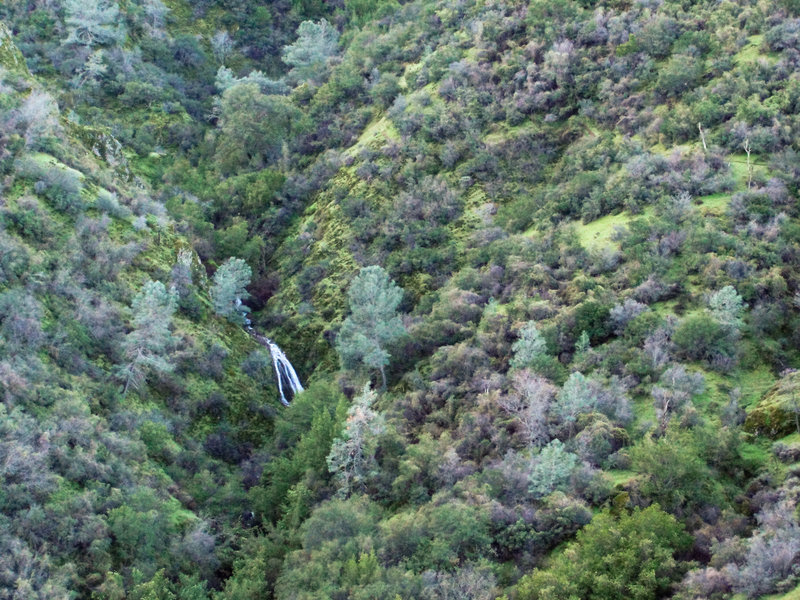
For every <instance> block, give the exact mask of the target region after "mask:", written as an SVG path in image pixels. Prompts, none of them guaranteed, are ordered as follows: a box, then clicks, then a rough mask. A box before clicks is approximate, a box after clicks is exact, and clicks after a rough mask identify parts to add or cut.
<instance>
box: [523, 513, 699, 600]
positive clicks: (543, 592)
mask: <svg viewBox="0 0 800 600" xmlns="http://www.w3.org/2000/svg"><path fill="white" fill-rule="evenodd" d="M690 543H691V537H690V536H688V535H687V534H686V533H685V532H684V531H683V526H682V525H681V524H680V523H679V522H678V521H677V520H676V519H675V518H674V517H673V516H671V515H668V514H667V513H665V512H664V511H662V510H661V509H660V508H659V507H658V505H653V506H650V507H648V508H646V509H644V510H639V509H638V508H637V509H635V510H634V511H633V512H632V513H631V514H623V515H621V516H620V517H619V518H616V517H615V516H613V515H612V514H611V513H610V512H608V511H605V512H602V513H600V514H599V515H597V516H596V517H594V519H592V522H591V523H589V524H588V525H587V526H586V527H584V528H583V529H582V530H581V531H579V532H578V534H577V536H576V540H575V542H573V543H571V544H569V546H568V547H567V549H566V550H565V551H564V552H563V553H562V554H559V555H558V556H557V557H556V558H555V559H554V560H553V561H552V562H551V564H550V566H549V567H547V568H545V569H537V570H535V571H534V572H533V573H531V574H530V575H526V576H525V577H523V578H522V579H521V580H520V583H519V586H518V588H517V592H518V595H517V598H519V600H545V599H547V600H573V599H577V598H581V599H583V600H617V599H619V600H652V599H653V598H659V597H663V596H664V595H665V594H666V593H667V592H668V591H669V588H670V584H671V583H672V582H674V581H675V580H676V579H677V578H678V577H680V575H681V574H682V572H683V571H684V566H685V565H683V564H681V563H680V562H678V561H677V560H676V559H675V554H676V552H677V551H679V550H683V549H685V548H687V547H688V546H689V545H690Z"/></svg>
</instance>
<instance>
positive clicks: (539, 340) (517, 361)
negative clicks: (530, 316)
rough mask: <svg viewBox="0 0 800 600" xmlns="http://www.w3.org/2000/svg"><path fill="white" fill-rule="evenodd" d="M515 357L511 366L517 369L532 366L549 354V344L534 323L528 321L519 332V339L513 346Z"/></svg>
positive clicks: (512, 358)
mask: <svg viewBox="0 0 800 600" xmlns="http://www.w3.org/2000/svg"><path fill="white" fill-rule="evenodd" d="M511 350H512V352H513V353H514V356H513V357H511V361H510V364H511V366H512V367H514V368H515V369H524V368H525V367H530V366H532V365H533V364H534V363H535V362H536V361H537V360H539V359H541V358H542V357H544V356H545V355H546V353H547V344H546V343H545V341H544V338H543V337H542V334H541V333H539V329H538V328H537V327H536V323H535V322H534V321H528V322H527V323H525V325H523V326H522V328H521V329H520V330H519V339H518V340H517V341H516V342H514V344H513V345H512V346H511Z"/></svg>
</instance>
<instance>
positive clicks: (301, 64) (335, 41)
mask: <svg viewBox="0 0 800 600" xmlns="http://www.w3.org/2000/svg"><path fill="white" fill-rule="evenodd" d="M338 45H339V32H338V31H336V28H335V27H333V26H332V25H331V24H330V23H328V21H326V20H325V19H322V20H321V21H320V22H319V23H314V22H313V21H303V22H302V23H300V27H298V28H297V41H295V43H294V44H290V45H288V46H284V47H283V56H282V58H283V62H285V63H286V64H287V65H289V66H290V67H292V70H291V72H290V73H289V76H290V78H291V79H293V80H295V81H306V80H310V79H317V78H319V77H321V75H322V74H323V73H324V72H325V70H326V63H327V60H328V58H330V57H331V56H333V55H334V54H336V51H337V48H338Z"/></svg>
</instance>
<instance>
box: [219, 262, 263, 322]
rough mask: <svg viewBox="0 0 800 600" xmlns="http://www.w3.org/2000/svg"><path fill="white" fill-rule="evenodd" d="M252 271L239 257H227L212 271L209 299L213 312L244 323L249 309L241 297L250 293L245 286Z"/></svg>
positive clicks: (245, 297)
mask: <svg viewBox="0 0 800 600" xmlns="http://www.w3.org/2000/svg"><path fill="white" fill-rule="evenodd" d="M252 274H253V271H252V270H251V269H250V265H248V264H247V263H246V262H244V261H243V260H242V259H241V258H229V259H228V260H226V261H225V262H224V263H222V266H221V267H220V268H219V269H217V272H216V273H214V286H213V287H212V288H211V301H212V302H213V303H214V312H215V313H217V314H218V315H219V316H221V317H225V318H226V319H228V320H229V321H232V322H233V323H239V324H244V323H245V314H247V311H248V310H249V309H248V308H247V307H246V306H245V305H244V304H242V300H243V299H247V298H248V297H249V296H250V294H248V293H247V290H246V289H245V287H246V286H247V285H248V284H249V283H250V276H251V275H252Z"/></svg>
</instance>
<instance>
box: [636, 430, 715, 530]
mask: <svg viewBox="0 0 800 600" xmlns="http://www.w3.org/2000/svg"><path fill="white" fill-rule="evenodd" d="M700 435H702V434H700ZM703 454H704V449H703V447H702V446H701V445H700V444H699V443H698V441H697V438H696V437H695V434H694V433H693V432H690V431H681V430H679V429H678V428H677V427H676V426H672V427H670V428H669V429H668V430H667V432H666V433H665V434H664V436H662V437H660V438H658V439H654V438H653V437H652V436H647V437H645V438H644V439H643V440H641V441H640V442H639V443H637V444H636V445H635V446H634V447H633V448H631V450H630V456H631V461H632V469H633V470H634V471H636V472H637V473H639V474H641V475H643V476H644V478H643V480H642V482H641V484H640V489H641V491H642V493H644V494H646V495H647V497H649V498H652V499H653V500H655V501H656V502H659V503H660V504H661V505H662V506H663V507H664V509H665V510H668V511H669V512H672V513H676V514H681V513H682V512H683V511H684V510H685V509H686V507H687V506H688V507H695V506H697V505H701V504H710V503H713V502H717V501H719V498H718V491H717V489H716V485H715V478H714V474H713V472H712V470H711V469H710V467H709V466H708V464H707V463H706V461H705V459H704V456H703Z"/></svg>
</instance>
